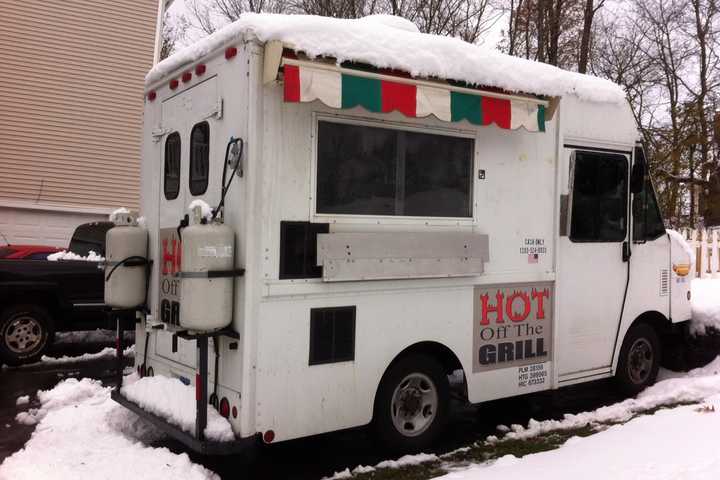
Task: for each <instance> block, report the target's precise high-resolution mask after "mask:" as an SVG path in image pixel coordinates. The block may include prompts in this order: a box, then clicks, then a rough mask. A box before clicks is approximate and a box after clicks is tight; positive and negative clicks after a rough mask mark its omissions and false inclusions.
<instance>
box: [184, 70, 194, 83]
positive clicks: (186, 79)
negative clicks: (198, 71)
mask: <svg viewBox="0 0 720 480" xmlns="http://www.w3.org/2000/svg"><path fill="white" fill-rule="evenodd" d="M190 80H192V73H191V72H185V73H183V74H182V81H183V83H187V82H189V81H190Z"/></svg>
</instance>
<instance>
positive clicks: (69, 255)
mask: <svg viewBox="0 0 720 480" xmlns="http://www.w3.org/2000/svg"><path fill="white" fill-rule="evenodd" d="M47 259H48V260H50V261H51V262H56V261H58V260H85V261H86V262H102V261H103V260H105V257H103V256H101V255H98V254H97V253H95V252H94V251H92V250H90V252H89V253H88V256H87V257H83V256H82V255H78V254H77V253H73V252H69V251H67V250H63V251H60V252H57V253H51V254H50V255H48V256H47Z"/></svg>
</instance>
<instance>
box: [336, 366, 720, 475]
mask: <svg viewBox="0 0 720 480" xmlns="http://www.w3.org/2000/svg"><path fill="white" fill-rule="evenodd" d="M661 373H662V374H661V376H660V380H659V381H658V383H656V384H655V385H654V386H652V387H650V388H648V389H646V390H645V391H644V392H642V393H641V394H640V395H639V396H638V397H637V398H635V399H628V400H625V401H622V402H619V403H616V404H614V405H608V406H605V407H601V408H599V409H597V410H594V411H591V412H584V413H579V414H576V415H571V414H568V415H565V417H564V418H563V419H562V420H547V421H542V422H538V421H535V420H530V422H529V423H528V425H527V427H523V426H521V425H512V426H511V427H506V426H504V425H499V426H498V431H500V432H503V433H505V435H504V436H503V437H502V438H501V439H498V438H497V437H496V436H494V435H491V436H489V437H487V438H486V440H485V445H489V446H494V445H499V444H500V443H502V442H504V441H507V440H527V441H532V439H533V438H535V437H539V436H541V435H545V434H552V433H553V432H561V431H572V430H575V429H581V428H585V427H588V426H591V427H598V428H600V429H601V431H599V432H598V433H595V434H593V435H590V436H588V437H584V438H580V437H571V438H570V439H569V440H568V441H566V442H565V443H564V444H563V445H562V446H561V447H560V448H558V449H556V450H551V451H548V452H543V453H536V454H531V455H526V456H524V457H522V458H517V457H515V456H513V455H506V456H503V457H500V458H498V459H496V460H492V461H488V462H485V463H479V464H471V465H470V466H468V465H467V464H465V463H460V464H458V463H457V462H455V463H453V460H452V458H453V456H454V454H455V453H459V452H464V451H467V450H470V449H472V448H473V447H464V448H461V449H458V450H456V451H454V452H449V453H447V454H444V455H439V456H436V455H428V454H419V455H408V456H405V457H401V458H400V459H398V460H394V461H393V460H390V461H387V460H386V461H384V462H380V463H378V464H377V465H375V466H374V467H371V466H363V465H360V466H358V467H356V468H354V469H352V470H351V469H350V468H347V469H345V470H343V471H341V472H337V473H335V475H334V476H333V477H331V478H332V479H333V480H338V479H344V478H353V477H356V476H358V475H362V474H366V473H369V472H373V471H375V470H377V469H383V468H403V467H405V466H408V465H419V464H424V463H427V464H432V465H433V466H434V467H440V468H442V469H444V470H446V471H447V472H449V473H448V474H447V475H445V476H443V477H439V478H444V479H447V480H493V479H498V480H512V479H518V480H520V479H522V480H525V479H526V478H540V479H545V478H548V479H550V478H552V479H553V480H564V479H568V480H570V479H573V480H574V479H577V478H583V480H594V479H598V480H600V479H602V480H605V479H608V478H611V479H614V480H622V479H627V480H631V479H632V480H635V479H647V480H649V479H653V480H656V479H660V480H663V479H685V478H687V479H690V478H692V479H693V480H694V479H701V480H702V479H711V478H713V479H714V478H717V472H718V471H720V470H719V469H720V450H719V449H718V447H717V445H718V442H717V432H718V431H720V357H718V358H716V359H715V360H714V361H713V362H711V363H710V364H708V365H707V366H705V367H703V368H698V369H695V370H692V371H690V372H688V373H678V372H670V371H667V370H663V371H662V372H661ZM688 404H690V405H688ZM678 405H679V406H678ZM661 406H669V407H670V408H666V409H660V410H657V411H656V412H655V413H654V414H647V415H644V413H646V412H652V411H653V410H655V409H656V408H658V407H661ZM716 412H717V413H716ZM608 425H609V426H608ZM605 427H606V428H605ZM602 428H605V429H604V430H602ZM362 478H366V477H362ZM383 478H385V477H383Z"/></svg>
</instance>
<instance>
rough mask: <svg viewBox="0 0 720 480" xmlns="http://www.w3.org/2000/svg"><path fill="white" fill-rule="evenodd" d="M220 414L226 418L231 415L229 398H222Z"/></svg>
mask: <svg viewBox="0 0 720 480" xmlns="http://www.w3.org/2000/svg"><path fill="white" fill-rule="evenodd" d="M220 415H222V416H223V417H225V418H228V417H229V416H230V402H228V399H227V398H225V397H223V399H222V400H220Z"/></svg>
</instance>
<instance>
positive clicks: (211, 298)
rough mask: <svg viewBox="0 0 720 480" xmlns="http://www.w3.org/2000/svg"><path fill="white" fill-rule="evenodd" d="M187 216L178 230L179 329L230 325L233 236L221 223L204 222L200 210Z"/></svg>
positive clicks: (214, 328) (207, 329) (218, 327)
mask: <svg viewBox="0 0 720 480" xmlns="http://www.w3.org/2000/svg"><path fill="white" fill-rule="evenodd" d="M191 216H192V220H191V223H190V225H189V226H188V227H186V228H184V229H183V230H182V273H181V276H182V284H181V285H182V286H181V287H180V291H181V296H180V298H182V307H181V308H180V326H181V327H183V328H187V329H188V330H199V331H210V330H217V329H220V328H223V327H226V326H228V325H230V322H232V306H233V283H234V279H233V276H232V273H231V272H232V271H233V269H234V268H235V256H234V244H235V234H234V232H233V230H232V229H231V228H230V227H228V226H227V225H225V224H223V223H222V221H221V220H218V219H216V220H212V221H210V222H205V221H204V220H203V218H202V213H201V209H200V207H195V208H194V209H193V211H192V212H191ZM208 272H211V273H210V274H209V275H208ZM218 272H224V274H225V275H224V276H223V275H222V274H221V275H220V276H218V275H217V273H218Z"/></svg>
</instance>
